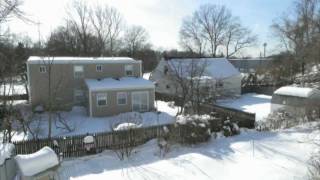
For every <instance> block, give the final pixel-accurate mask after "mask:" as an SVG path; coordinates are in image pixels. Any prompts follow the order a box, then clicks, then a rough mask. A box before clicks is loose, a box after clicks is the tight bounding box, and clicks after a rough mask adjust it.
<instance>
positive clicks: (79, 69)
mask: <svg viewBox="0 0 320 180" xmlns="http://www.w3.org/2000/svg"><path fill="white" fill-rule="evenodd" d="M73 72H74V77H75V78H77V79H80V78H83V76H84V75H83V66H79V65H77V66H74V67H73Z"/></svg>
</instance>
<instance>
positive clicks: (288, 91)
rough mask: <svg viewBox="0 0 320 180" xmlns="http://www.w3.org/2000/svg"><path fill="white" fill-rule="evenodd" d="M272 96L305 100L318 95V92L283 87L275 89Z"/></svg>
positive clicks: (303, 88) (308, 89)
mask: <svg viewBox="0 0 320 180" xmlns="http://www.w3.org/2000/svg"><path fill="white" fill-rule="evenodd" d="M274 94H276V95H285V96H297V97H303V98H307V97H310V96H312V95H313V94H319V95H320V91H319V90H317V89H313V88H306V87H293V86H285V87H281V88H279V89H277V90H276V91H275V92H274Z"/></svg>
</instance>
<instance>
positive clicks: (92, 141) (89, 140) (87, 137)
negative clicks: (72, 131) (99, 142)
mask: <svg viewBox="0 0 320 180" xmlns="http://www.w3.org/2000/svg"><path fill="white" fill-rule="evenodd" d="M83 142H84V143H85V144H89V143H94V137H93V136H86V137H84V139H83Z"/></svg>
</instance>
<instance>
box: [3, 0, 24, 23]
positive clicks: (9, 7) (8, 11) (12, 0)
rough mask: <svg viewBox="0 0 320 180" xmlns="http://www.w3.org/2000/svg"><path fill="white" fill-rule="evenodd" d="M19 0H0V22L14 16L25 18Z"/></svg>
mask: <svg viewBox="0 0 320 180" xmlns="http://www.w3.org/2000/svg"><path fill="white" fill-rule="evenodd" d="M22 2H23V1H21V0H1V1H0V24H1V23H3V22H5V21H8V20H9V19H12V18H14V17H16V18H19V19H25V17H24V12H23V11H21V9H20V6H21V5H22Z"/></svg>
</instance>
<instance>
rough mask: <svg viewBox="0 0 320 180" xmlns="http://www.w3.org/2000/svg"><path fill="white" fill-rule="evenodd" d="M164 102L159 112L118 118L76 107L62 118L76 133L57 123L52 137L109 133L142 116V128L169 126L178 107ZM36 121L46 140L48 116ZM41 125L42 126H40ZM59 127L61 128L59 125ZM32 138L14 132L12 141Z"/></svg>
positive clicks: (43, 115) (158, 105)
mask: <svg viewBox="0 0 320 180" xmlns="http://www.w3.org/2000/svg"><path fill="white" fill-rule="evenodd" d="M168 104H170V103H166V102H163V101H156V103H155V107H157V108H158V111H160V112H161V113H159V114H158V113H157V112H145V113H136V112H128V113H122V114H119V115H117V116H111V117H89V116H88V115H87V111H86V109H85V108H84V107H74V108H73V109H72V111H70V112H62V113H61V115H62V117H63V118H64V119H65V120H66V121H67V122H68V124H69V125H70V126H71V127H73V128H74V131H72V132H68V131H66V130H65V129H61V128H58V127H57V126H56V125H55V123H53V129H52V136H71V135H79V134H86V133H98V132H108V131H112V126H113V125H114V124H118V123H121V122H122V121H123V120H126V119H132V118H126V117H127V116H130V117H139V118H140V116H141V118H142V119H141V122H139V123H141V126H143V127H146V126H155V125H159V124H169V123H173V122H174V121H175V115H176V113H177V107H175V106H171V107H170V106H169V105H168ZM34 119H41V121H37V122H34V123H32V124H31V128H32V129H36V128H38V125H40V126H39V127H40V128H39V137H40V138H41V137H42V138H45V137H47V135H48V114H47V113H43V114H38V115H37V116H36V117H34ZM38 123H40V124H38ZM134 123H136V122H134ZM57 125H58V126H61V125H60V124H59V123H57ZM1 136H2V133H0V140H1V139H2V137H1ZM30 138H32V135H31V133H28V134H24V133H23V132H20V131H19V132H17V131H16V132H14V134H13V137H12V141H21V140H26V139H30Z"/></svg>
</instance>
